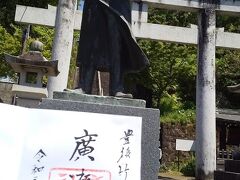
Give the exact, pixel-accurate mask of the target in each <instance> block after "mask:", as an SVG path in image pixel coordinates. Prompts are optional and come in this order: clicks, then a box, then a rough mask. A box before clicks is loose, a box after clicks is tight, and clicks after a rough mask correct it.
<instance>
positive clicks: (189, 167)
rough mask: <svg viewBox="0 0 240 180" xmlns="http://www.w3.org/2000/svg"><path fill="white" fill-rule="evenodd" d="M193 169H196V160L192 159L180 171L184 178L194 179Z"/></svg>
mask: <svg viewBox="0 0 240 180" xmlns="http://www.w3.org/2000/svg"><path fill="white" fill-rule="evenodd" d="M195 167H196V159H195V158H194V157H192V158H191V160H190V161H188V162H187V163H186V164H185V165H184V166H183V167H182V168H181V170H180V172H181V173H183V174H184V175H185V176H191V177H195Z"/></svg>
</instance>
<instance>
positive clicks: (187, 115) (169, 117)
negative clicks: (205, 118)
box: [161, 109, 196, 124]
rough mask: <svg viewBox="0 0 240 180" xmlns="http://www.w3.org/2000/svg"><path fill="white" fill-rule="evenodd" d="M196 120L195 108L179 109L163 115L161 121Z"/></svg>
mask: <svg viewBox="0 0 240 180" xmlns="http://www.w3.org/2000/svg"><path fill="white" fill-rule="evenodd" d="M195 120H196V111H195V110H193V109H187V110H178V111H173V112H169V113H166V114H164V115H163V116H161V123H180V124H188V123H194V122H195Z"/></svg>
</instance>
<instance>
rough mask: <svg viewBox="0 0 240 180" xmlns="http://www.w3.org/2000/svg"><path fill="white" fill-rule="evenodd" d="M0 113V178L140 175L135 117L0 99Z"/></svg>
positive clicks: (86, 179) (128, 178)
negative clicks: (44, 107) (37, 106)
mask: <svg viewBox="0 0 240 180" xmlns="http://www.w3.org/2000/svg"><path fill="white" fill-rule="evenodd" d="M0 112H1V119H0V122H1V126H0V147H1V149H0V158H1V161H0V168H1V173H0V179H9V180H140V179H141V173H140V168H141V124H142V119H141V117H133V116H118V115H106V114H97V113H83V112H70V111H56V110H40V109H27V108H20V107H16V106H10V105H4V104H0ZM3 117H4V118H3ZM9 177H11V178H9Z"/></svg>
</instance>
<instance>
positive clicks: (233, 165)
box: [225, 160, 240, 173]
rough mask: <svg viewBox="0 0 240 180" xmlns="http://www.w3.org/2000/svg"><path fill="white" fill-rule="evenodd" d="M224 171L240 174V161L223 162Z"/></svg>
mask: <svg viewBox="0 0 240 180" xmlns="http://www.w3.org/2000/svg"><path fill="white" fill-rule="evenodd" d="M225 171H229V172H235V173H240V160H225Z"/></svg>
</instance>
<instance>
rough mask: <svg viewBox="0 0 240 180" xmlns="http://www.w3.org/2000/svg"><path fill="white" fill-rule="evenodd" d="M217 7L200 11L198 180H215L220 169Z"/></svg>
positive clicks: (197, 124)
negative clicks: (218, 158)
mask: <svg viewBox="0 0 240 180" xmlns="http://www.w3.org/2000/svg"><path fill="white" fill-rule="evenodd" d="M215 6H216V5H215V4H209V3H208V2H207V3H206V8H205V9H202V10H200V11H199V19H198V20H199V24H198V27H199V32H198V74H197V122H196V142H197V148H196V157H197V163H196V179H199V180H210V179H211V180H213V179H214V170H215V169H216V115H215V113H216V110H215V109H216V107H215V106H216V102H215V101H216V95H215V46H216V37H215V36H216V12H215V8H216V7H215Z"/></svg>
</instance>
